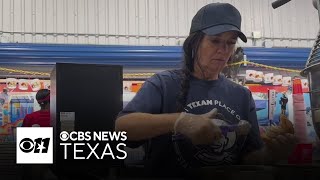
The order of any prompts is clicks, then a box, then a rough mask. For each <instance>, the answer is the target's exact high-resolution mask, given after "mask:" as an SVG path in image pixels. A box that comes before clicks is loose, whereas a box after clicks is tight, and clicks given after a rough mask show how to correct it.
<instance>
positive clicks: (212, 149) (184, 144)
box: [172, 130, 245, 168]
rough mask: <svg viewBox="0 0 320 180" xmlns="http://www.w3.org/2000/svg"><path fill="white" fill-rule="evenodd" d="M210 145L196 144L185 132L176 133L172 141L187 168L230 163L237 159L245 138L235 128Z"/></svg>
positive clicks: (178, 158) (180, 161)
mask: <svg viewBox="0 0 320 180" xmlns="http://www.w3.org/2000/svg"><path fill="white" fill-rule="evenodd" d="M222 135H223V136H222V138H220V139H219V140H217V141H216V142H214V143H212V144H209V145H194V144H192V142H191V140H190V139H189V138H187V137H186V136H184V135H183V134H174V135H173V136H172V142H173V146H174V150H175V152H176V155H177V160H178V163H179V164H180V165H181V166H182V167H185V168H190V167H191V168H194V167H195V168H197V167H205V166H215V165H228V164H233V163H234V162H236V161H237V158H238V155H239V153H240V152H239V151H240V149H241V145H242V144H243V143H244V139H245V138H244V139H243V138H242V137H241V136H238V135H237V134H236V132H235V131H234V130H232V131H227V132H224V133H223V134H222Z"/></svg>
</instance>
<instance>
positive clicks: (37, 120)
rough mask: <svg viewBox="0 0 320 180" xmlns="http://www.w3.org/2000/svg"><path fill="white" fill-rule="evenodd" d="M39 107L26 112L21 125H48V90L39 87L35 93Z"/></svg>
mask: <svg viewBox="0 0 320 180" xmlns="http://www.w3.org/2000/svg"><path fill="white" fill-rule="evenodd" d="M36 99H37V102H38V103H39V105H40V107H41V109H40V110H39V111H35V112H33V113H31V114H27V115H26V116H25V118H24V120H23V123H22V127H39V126H40V127H50V90H48V89H40V90H39V91H38V92H37V94H36Z"/></svg>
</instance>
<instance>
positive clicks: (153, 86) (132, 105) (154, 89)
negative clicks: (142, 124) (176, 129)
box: [118, 75, 162, 148]
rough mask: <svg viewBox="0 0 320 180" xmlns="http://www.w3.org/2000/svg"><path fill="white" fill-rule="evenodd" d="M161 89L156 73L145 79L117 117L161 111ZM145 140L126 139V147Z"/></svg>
mask: <svg viewBox="0 0 320 180" xmlns="http://www.w3.org/2000/svg"><path fill="white" fill-rule="evenodd" d="M161 92H162V90H161V81H160V79H159V77H157V75H154V76H153V77H151V78H150V79H148V80H146V81H145V82H144V83H143V85H142V87H141V88H140V90H139V91H138V92H137V94H136V95H135V96H134V98H133V99H132V100H131V101H130V102H129V103H128V104H127V106H126V107H124V109H123V110H122V111H121V112H120V113H119V114H118V117H120V116H123V115H126V114H130V113H134V112H142V113H150V114H159V113H161V107H162V93H161ZM145 142H146V141H128V142H127V143H126V144H127V146H128V147H131V148H136V147H139V146H140V145H142V144H144V143H145Z"/></svg>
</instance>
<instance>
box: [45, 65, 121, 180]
mask: <svg viewBox="0 0 320 180" xmlns="http://www.w3.org/2000/svg"><path fill="white" fill-rule="evenodd" d="M122 83H123V71H122V66H119V65H99V64H71V63H57V64H56V65H55V67H54V69H53V71H52V73H51V92H50V93H51V97H50V101H51V103H50V112H51V124H52V126H53V127H54V167H55V168H54V169H55V170H56V171H57V172H58V173H60V172H63V173H70V174H74V173H75V174H78V175H79V174H80V175H81V174H82V173H84V172H90V170H94V171H97V170H99V169H101V170H102V171H107V168H108V167H114V166H121V165H122V161H116V160H111V159H110V158H109V159H108V158H106V159H104V160H101V159H100V160H97V159H94V158H93V159H91V160H90V159H88V160H70V159H69V160H66V159H64V158H63V155H64V154H63V153H64V150H63V148H65V147H64V146H61V145H60V143H63V141H61V139H60V137H59V136H60V133H61V132H62V131H66V132H69V133H70V132H72V131H77V132H79V131H82V132H88V131H89V132H94V131H95V132H99V131H114V122H115V119H116V117H117V115H118V113H119V112H120V111H121V110H122V106H123V104H122V94H123V92H122V89H123V86H122ZM85 143H86V142H85ZM111 144H112V143H111ZM101 146H102V145H101ZM113 146H114V145H112V147H111V148H115V147H113ZM103 148H104V147H98V148H97V149H96V150H97V151H98V150H99V149H100V151H101V150H103ZM73 150H74V149H68V151H69V152H71V151H73ZM86 151H87V152H86ZM89 151H90V149H88V147H87V148H85V150H84V153H82V152H80V153H78V154H81V153H82V154H83V156H84V157H85V156H86V155H87V154H88V152H89ZM68 155H69V154H68ZM70 155H72V154H70ZM91 157H94V156H91ZM71 159H72V158H71ZM81 176H82V175H81Z"/></svg>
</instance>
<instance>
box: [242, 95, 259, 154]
mask: <svg viewBox="0 0 320 180" xmlns="http://www.w3.org/2000/svg"><path fill="white" fill-rule="evenodd" d="M249 97H250V99H249V102H250V103H249V114H248V121H249V122H250V123H251V130H250V132H249V134H248V136H247V140H246V142H245V145H244V149H243V154H244V155H246V154H248V153H249V152H252V151H256V150H259V149H261V148H262V147H263V142H262V139H261V136H260V129H259V124H258V118H257V113H256V106H255V102H254V100H253V97H252V94H251V92H249Z"/></svg>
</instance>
